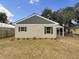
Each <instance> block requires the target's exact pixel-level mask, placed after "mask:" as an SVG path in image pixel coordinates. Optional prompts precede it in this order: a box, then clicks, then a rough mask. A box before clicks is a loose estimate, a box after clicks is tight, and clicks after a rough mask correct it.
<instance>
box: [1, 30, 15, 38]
mask: <svg viewBox="0 0 79 59" xmlns="http://www.w3.org/2000/svg"><path fill="white" fill-rule="evenodd" d="M14 34H15V29H14V28H0V38H6V37H10V36H14Z"/></svg>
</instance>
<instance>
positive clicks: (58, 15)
mask: <svg viewBox="0 0 79 59" xmlns="http://www.w3.org/2000/svg"><path fill="white" fill-rule="evenodd" d="M41 15H42V16H44V17H46V18H49V19H51V20H53V21H56V22H58V23H60V25H62V24H64V25H65V26H66V27H71V26H73V25H74V24H72V23H71V20H72V19H76V20H79V2H78V3H76V4H75V5H74V6H69V7H66V8H62V9H59V10H57V11H53V12H52V9H49V8H45V9H44V10H43V11H42V14H41Z"/></svg>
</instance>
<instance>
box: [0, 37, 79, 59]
mask: <svg viewBox="0 0 79 59" xmlns="http://www.w3.org/2000/svg"><path fill="white" fill-rule="evenodd" d="M12 39H14V38H13V37H11V38H5V39H1V40H0V59H79V39H78V38H73V37H64V38H60V39H57V40H51V39H41V40H40V39H37V40H12Z"/></svg>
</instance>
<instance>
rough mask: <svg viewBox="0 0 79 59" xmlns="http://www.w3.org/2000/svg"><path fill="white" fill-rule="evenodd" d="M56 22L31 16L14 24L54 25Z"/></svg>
mask: <svg viewBox="0 0 79 59" xmlns="http://www.w3.org/2000/svg"><path fill="white" fill-rule="evenodd" d="M55 23H56V22H53V21H51V20H49V19H47V18H44V17H42V16H39V15H33V16H31V17H28V18H27V17H25V18H23V19H21V21H19V22H16V24H55Z"/></svg>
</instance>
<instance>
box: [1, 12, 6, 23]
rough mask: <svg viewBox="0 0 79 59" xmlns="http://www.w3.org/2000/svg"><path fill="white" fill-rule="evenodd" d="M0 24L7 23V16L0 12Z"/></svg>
mask: <svg viewBox="0 0 79 59" xmlns="http://www.w3.org/2000/svg"><path fill="white" fill-rule="evenodd" d="M0 22H2V23H7V16H6V14H5V13H2V12H0Z"/></svg>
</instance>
